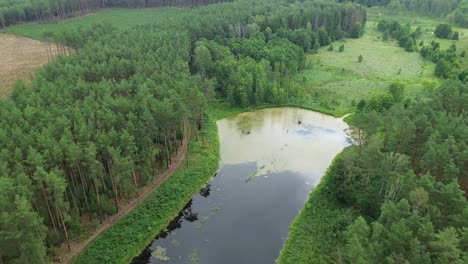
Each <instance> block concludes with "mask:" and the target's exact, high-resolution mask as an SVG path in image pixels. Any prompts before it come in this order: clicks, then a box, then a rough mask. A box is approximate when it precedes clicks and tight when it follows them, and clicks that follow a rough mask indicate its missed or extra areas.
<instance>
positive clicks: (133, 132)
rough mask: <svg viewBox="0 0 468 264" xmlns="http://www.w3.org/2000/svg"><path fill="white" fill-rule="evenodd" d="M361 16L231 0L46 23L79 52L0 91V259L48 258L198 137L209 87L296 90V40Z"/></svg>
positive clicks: (239, 101) (237, 95) (248, 98)
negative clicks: (116, 22) (168, 12)
mask: <svg viewBox="0 0 468 264" xmlns="http://www.w3.org/2000/svg"><path fill="white" fill-rule="evenodd" d="M227 10H228V11H227ZM365 17H366V13H365V9H364V8H363V7H362V6H359V5H354V4H345V5H342V4H338V3H335V2H331V3H325V2H319V3H316V2H310V1H307V2H295V3H293V4H292V3H290V1H285V0H240V1H236V2H233V3H225V4H218V5H209V6H206V7H202V8H200V9H194V10H192V11H191V12H183V13H181V14H180V15H176V16H174V17H173V18H172V19H171V20H167V21H164V22H162V23H160V24H149V25H142V26H138V27H134V28H131V29H128V30H125V31H119V30H116V29H114V28H112V26H110V25H106V24H97V25H93V26H91V27H88V28H80V29H77V30H76V31H67V32H61V33H58V34H52V33H48V37H49V38H50V39H51V40H53V41H58V42H59V45H66V46H70V47H72V48H73V49H74V50H75V51H76V52H73V53H72V54H71V55H70V56H69V57H65V56H60V57H58V58H57V59H56V60H55V61H54V62H51V63H49V64H47V65H46V66H45V67H43V68H42V69H40V70H39V71H38V72H37V74H36V75H35V78H34V79H33V80H32V82H31V84H30V85H28V86H25V85H23V84H18V85H17V86H16V88H15V89H14V91H13V94H12V96H11V98H10V99H9V100H3V101H0V175H1V176H0V197H2V201H0V211H1V212H8V214H7V217H2V218H0V230H1V232H2V236H1V238H0V245H1V246H0V262H2V263H43V262H45V252H46V248H47V249H48V250H49V254H51V255H52V254H53V248H54V247H55V246H56V245H58V244H60V243H62V242H67V241H69V240H70V239H72V238H76V237H79V236H80V235H81V234H82V228H83V226H82V222H81V221H83V220H84V219H86V221H91V222H98V221H101V222H102V221H104V220H105V219H106V218H107V217H109V216H110V215H113V214H115V213H116V212H117V211H118V210H119V205H120V204H121V201H125V200H128V199H130V198H133V197H135V196H136V195H138V191H139V189H140V188H141V187H142V186H144V185H146V184H147V183H148V182H150V181H151V180H152V179H153V178H154V177H156V176H157V175H158V174H159V173H161V172H163V171H165V170H166V168H167V167H168V166H169V165H170V164H171V158H172V157H173V155H174V154H175V153H177V152H178V151H180V146H181V144H182V143H183V142H184V140H186V139H188V138H190V137H191V136H198V137H200V136H203V135H200V130H201V129H202V128H203V127H204V110H205V108H206V104H207V101H208V100H210V99H212V98H213V97H214V96H217V97H218V98H220V99H225V100H227V101H229V102H230V103H231V104H232V105H242V106H246V105H250V104H259V103H282V102H285V101H286V99H287V98H288V97H290V96H297V95H296V92H298V91H299V89H298V88H296V87H294V86H293V84H292V83H293V82H289V81H288V78H290V77H291V76H292V74H294V73H295V72H297V71H298V70H300V69H301V68H302V67H303V64H304V63H303V62H304V51H307V50H309V49H312V48H318V47H319V46H320V45H322V44H323V45H326V43H328V42H330V41H331V40H335V39H338V38H342V37H345V36H349V35H353V34H352V33H353V32H360V31H359V30H356V27H358V29H361V28H362V25H364V24H365ZM353 36H355V35H353ZM188 177H189V176H188ZM180 186H182V184H181V185H180ZM180 191H181V192H183V191H184V189H183V188H182V187H180ZM174 195H177V193H175V194H174ZM163 208H164V207H163ZM161 214H163V212H162V213H161ZM148 221H153V220H152V219H149V220H148ZM19 230H20V231H19ZM125 235H126V236H127V235H128V236H131V235H133V236H135V234H125ZM108 242H109V241H108ZM119 243H121V241H110V242H109V244H108V245H106V249H108V248H109V246H110V247H111V248H112V245H114V244H119ZM18 245H19V246H18ZM100 255H101V256H102V257H104V258H105V257H107V254H100ZM119 261H122V259H106V260H103V261H101V262H99V263H116V262H119ZM86 263H89V262H86Z"/></svg>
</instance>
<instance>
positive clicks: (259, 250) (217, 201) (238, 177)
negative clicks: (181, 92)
mask: <svg viewBox="0 0 468 264" xmlns="http://www.w3.org/2000/svg"><path fill="white" fill-rule="evenodd" d="M346 128H347V126H346V124H345V123H344V122H343V121H342V120H341V119H336V118H333V117H329V116H325V115H322V114H319V113H315V112H311V111H307V110H301V109H296V108H277V109H266V110H261V111H256V112H252V113H245V114H241V115H238V116H235V117H231V118H228V119H223V120H220V121H219V122H218V130H219V137H220V145H221V168H220V170H219V173H218V176H217V177H214V178H213V179H212V180H211V181H210V182H209V183H208V184H207V185H206V186H205V187H204V188H202V189H201V190H200V191H199V193H198V194H197V195H195V196H194V197H193V199H192V200H191V201H190V202H189V203H188V204H187V205H186V207H185V208H184V209H183V210H182V211H181V212H180V213H179V215H178V217H177V218H176V219H174V220H173V221H172V222H171V223H170V225H169V226H168V228H167V229H166V230H165V231H164V232H161V233H160V234H159V235H158V236H156V238H155V240H154V241H153V242H152V243H151V244H150V245H149V246H148V247H147V248H146V249H145V250H144V251H143V252H142V253H141V255H140V256H138V257H137V258H135V259H134V260H133V261H132V262H131V263H133V264H137V263H162V262H164V263H168V264H170V263H178V264H179V263H187V264H189V263H203V264H219V263H223V264H237V263H260V264H262V263H274V261H275V259H276V258H277V256H278V254H279V251H280V249H281V247H282V245H283V243H284V241H285V240H286V238H287V236H288V228H289V225H290V224H291V222H292V221H293V219H294V218H295V216H296V215H297V213H298V212H299V210H300V209H301V208H302V207H303V206H304V203H305V201H306V200H307V197H308V194H309V192H310V190H311V189H312V188H313V187H314V186H316V185H317V184H318V182H319V181H320V178H321V176H322V175H323V173H324V172H325V169H326V168H327V167H328V165H329V164H330V162H331V161H332V159H333V158H334V156H335V155H336V154H337V153H339V152H340V151H341V150H342V149H343V148H344V147H345V146H346V145H348V144H349V141H347V136H346V132H345V129H346ZM215 176H216V175H215Z"/></svg>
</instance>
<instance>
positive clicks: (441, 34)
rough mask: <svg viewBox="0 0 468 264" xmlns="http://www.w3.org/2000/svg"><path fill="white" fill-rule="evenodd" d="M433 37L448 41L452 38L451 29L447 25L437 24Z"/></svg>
mask: <svg viewBox="0 0 468 264" xmlns="http://www.w3.org/2000/svg"><path fill="white" fill-rule="evenodd" d="M434 35H435V36H436V37H438V38H443V39H449V38H451V36H452V27H451V26H450V25H449V24H439V25H438V26H437V28H436V29H435V31H434Z"/></svg>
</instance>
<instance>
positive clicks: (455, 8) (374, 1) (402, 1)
mask: <svg viewBox="0 0 468 264" xmlns="http://www.w3.org/2000/svg"><path fill="white" fill-rule="evenodd" d="M337 1H338V2H353V3H358V4H361V5H363V6H369V7H370V6H387V7H388V10H389V11H391V12H398V11H411V12H417V13H420V14H422V15H427V16H434V17H447V18H448V20H449V21H450V22H451V23H454V24H458V25H460V26H462V27H468V0H337Z"/></svg>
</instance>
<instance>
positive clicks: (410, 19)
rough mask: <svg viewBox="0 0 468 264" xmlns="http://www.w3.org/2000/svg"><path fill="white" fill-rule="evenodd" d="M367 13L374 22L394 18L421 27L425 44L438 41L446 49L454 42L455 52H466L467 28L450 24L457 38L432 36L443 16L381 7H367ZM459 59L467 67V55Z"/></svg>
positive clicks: (443, 21)
mask: <svg viewBox="0 0 468 264" xmlns="http://www.w3.org/2000/svg"><path fill="white" fill-rule="evenodd" d="M367 14H368V19H369V20H371V21H375V22H378V21H380V20H382V19H386V20H389V21H391V20H396V21H398V22H400V23H402V24H407V23H409V24H410V25H411V26H412V27H413V28H416V27H421V28H422V29H423V34H422V36H421V39H420V40H423V41H424V43H425V44H426V45H427V44H429V43H431V41H433V40H434V41H437V42H439V43H440V47H441V48H442V49H448V48H449V47H450V46H451V45H452V44H456V45H457V54H460V53H461V51H462V50H465V51H466V52H468V28H460V27H457V26H453V25H452V30H454V31H457V32H458V33H459V34H460V35H459V40H449V39H440V38H436V37H435V36H434V34H433V32H434V31H435V29H436V27H437V26H438V25H439V24H443V23H447V21H446V20H445V19H443V18H433V17H426V16H421V15H418V14H414V13H409V12H400V13H398V14H393V13H391V12H389V11H388V10H385V9H383V8H381V7H374V8H369V9H368V12H367ZM460 59H461V61H462V67H463V68H468V56H465V58H460Z"/></svg>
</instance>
